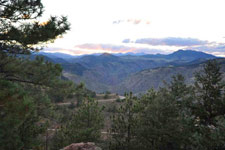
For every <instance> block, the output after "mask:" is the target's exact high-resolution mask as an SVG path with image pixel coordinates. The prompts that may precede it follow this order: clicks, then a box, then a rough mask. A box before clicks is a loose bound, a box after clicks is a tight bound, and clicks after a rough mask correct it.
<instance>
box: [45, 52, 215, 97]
mask: <svg viewBox="0 0 225 150" xmlns="http://www.w3.org/2000/svg"><path fill="white" fill-rule="evenodd" d="M41 55H44V56H45V57H46V58H48V60H50V61H52V62H54V63H60V64H61V65H62V67H63V76H65V77H66V78H68V79H70V80H72V81H74V82H75V83H80V82H83V83H85V85H86V87H87V88H88V89H90V90H93V91H95V92H105V91H112V92H117V93H121V94H123V93H124V92H125V91H133V92H144V91H146V89H149V88H150V87H158V86H159V85H162V83H161V82H159V81H161V80H166V81H169V78H170V76H171V75H173V74H176V73H181V72H187V71H185V70H187V69H189V70H190V71H188V72H187V75H186V76H187V77H188V78H189V77H190V76H191V75H192V73H193V72H194V71H195V69H194V70H193V69H191V68H192V67H190V66H191V65H194V64H199V63H203V62H205V61H207V60H208V59H213V58H216V57H215V56H213V55H209V54H206V53H203V52H198V51H193V50H178V51H176V52H174V53H171V54H168V55H162V54H156V55H149V54H145V55H139V54H138V55H134V54H132V55H131V54H129V53H128V54H124V55H112V54H109V53H103V54H98V55H84V56H81V57H76V58H75V57H73V56H71V57H70V56H68V55H62V57H61V58H60V54H58V53H56V54H52V53H51V54H49V55H48V53H41ZM149 69H151V70H150V71H149ZM168 74H169V76H168ZM149 79H150V80H149Z"/></svg>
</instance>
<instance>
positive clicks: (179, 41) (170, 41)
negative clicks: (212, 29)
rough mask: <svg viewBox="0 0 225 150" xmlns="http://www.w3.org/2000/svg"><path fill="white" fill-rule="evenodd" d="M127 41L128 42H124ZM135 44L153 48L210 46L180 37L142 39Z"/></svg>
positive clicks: (199, 41) (206, 42)
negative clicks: (159, 46)
mask: <svg viewBox="0 0 225 150" xmlns="http://www.w3.org/2000/svg"><path fill="white" fill-rule="evenodd" d="M126 41H128V40H126ZM135 43H139V44H148V45H153V46H158V45H161V46H165V45H166V46H198V45H207V44H210V43H209V42H208V41H202V40H199V39H195V38H180V37H167V38H142V39H137V40H136V41H135Z"/></svg>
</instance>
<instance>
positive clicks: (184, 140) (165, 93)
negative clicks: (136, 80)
mask: <svg viewBox="0 0 225 150" xmlns="http://www.w3.org/2000/svg"><path fill="white" fill-rule="evenodd" d="M188 94H189V88H188V87H187V86H186V84H185V83H184V78H183V77H182V76H181V75H177V76H174V77H173V80H172V82H171V83H170V84H168V87H165V88H160V89H159V91H154V90H153V89H152V90H150V91H149V92H148V93H147V94H146V95H144V96H143V97H142V98H141V111H140V113H139V120H140V121H139V128H138V131H137V132H138V134H137V137H138V139H139V143H140V149H146V150H151V149H152V150H162V149H167V150H170V149H171V150H176V149H179V150H180V149H186V147H187V146H188V145H189V143H190V141H189V137H190V135H191V130H190V129H191V127H192V126H191V123H192V119H191V118H190V117H189V111H188V110H187V109H185V106H186V105H185V103H186V101H188V100H189V96H188Z"/></svg>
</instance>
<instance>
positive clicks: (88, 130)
mask: <svg viewBox="0 0 225 150" xmlns="http://www.w3.org/2000/svg"><path fill="white" fill-rule="evenodd" d="M101 112H102V109H101V108H100V107H99V106H98V102H97V101H95V100H94V99H92V98H87V99H84V100H83V103H82V104H81V106H80V107H79V108H78V110H77V111H76V113H75V114H74V115H73V116H72V118H71V121H68V122H67V123H66V124H65V125H64V126H62V128H61V129H60V130H59V131H57V132H56V134H55V137H54V139H53V146H52V148H53V149H60V148H62V147H64V146H66V145H69V144H71V143H76V142H90V141H91V142H97V141H98V140H99V138H100V136H101V131H100V130H101V129H102V128H103V116H102V113H101Z"/></svg>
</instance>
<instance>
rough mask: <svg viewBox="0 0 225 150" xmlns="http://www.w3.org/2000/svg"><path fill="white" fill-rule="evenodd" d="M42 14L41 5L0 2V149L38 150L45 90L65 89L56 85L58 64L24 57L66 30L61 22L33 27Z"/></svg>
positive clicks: (37, 0)
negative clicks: (36, 148)
mask: <svg viewBox="0 0 225 150" xmlns="http://www.w3.org/2000/svg"><path fill="white" fill-rule="evenodd" d="M42 13H43V5H42V3H41V0H16V1H14V0H1V1H0V149H4V150H7V149H9V150H11V149H18V150H20V149H32V148H35V147H36V146H37V145H41V143H40V142H39V138H38V137H39V135H40V134H41V133H43V132H44V131H45V130H46V122H45V121H43V120H45V119H44V118H45V117H47V110H49V108H48V109H46V107H48V106H49V103H50V100H49V98H48V96H49V90H50V89H51V88H53V87H54V88H56V87H60V86H62V85H65V86H64V87H69V85H70V84H68V83H65V82H61V81H59V79H60V75H61V72H62V68H61V67H60V65H57V64H52V63H50V62H47V61H44V59H43V58H41V57H38V58H36V60H34V61H31V60H29V59H26V57H24V56H25V55H27V54H30V53H32V52H35V51H39V50H41V48H42V47H43V46H45V44H47V43H49V42H53V40H54V39H55V38H58V37H59V36H61V35H62V34H64V33H65V32H66V31H67V30H69V24H68V22H67V19H66V17H61V18H57V17H51V18H50V19H49V20H48V21H46V22H38V21H37V20H36V19H37V18H39V17H41V15H42ZM59 82H60V83H59Z"/></svg>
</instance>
